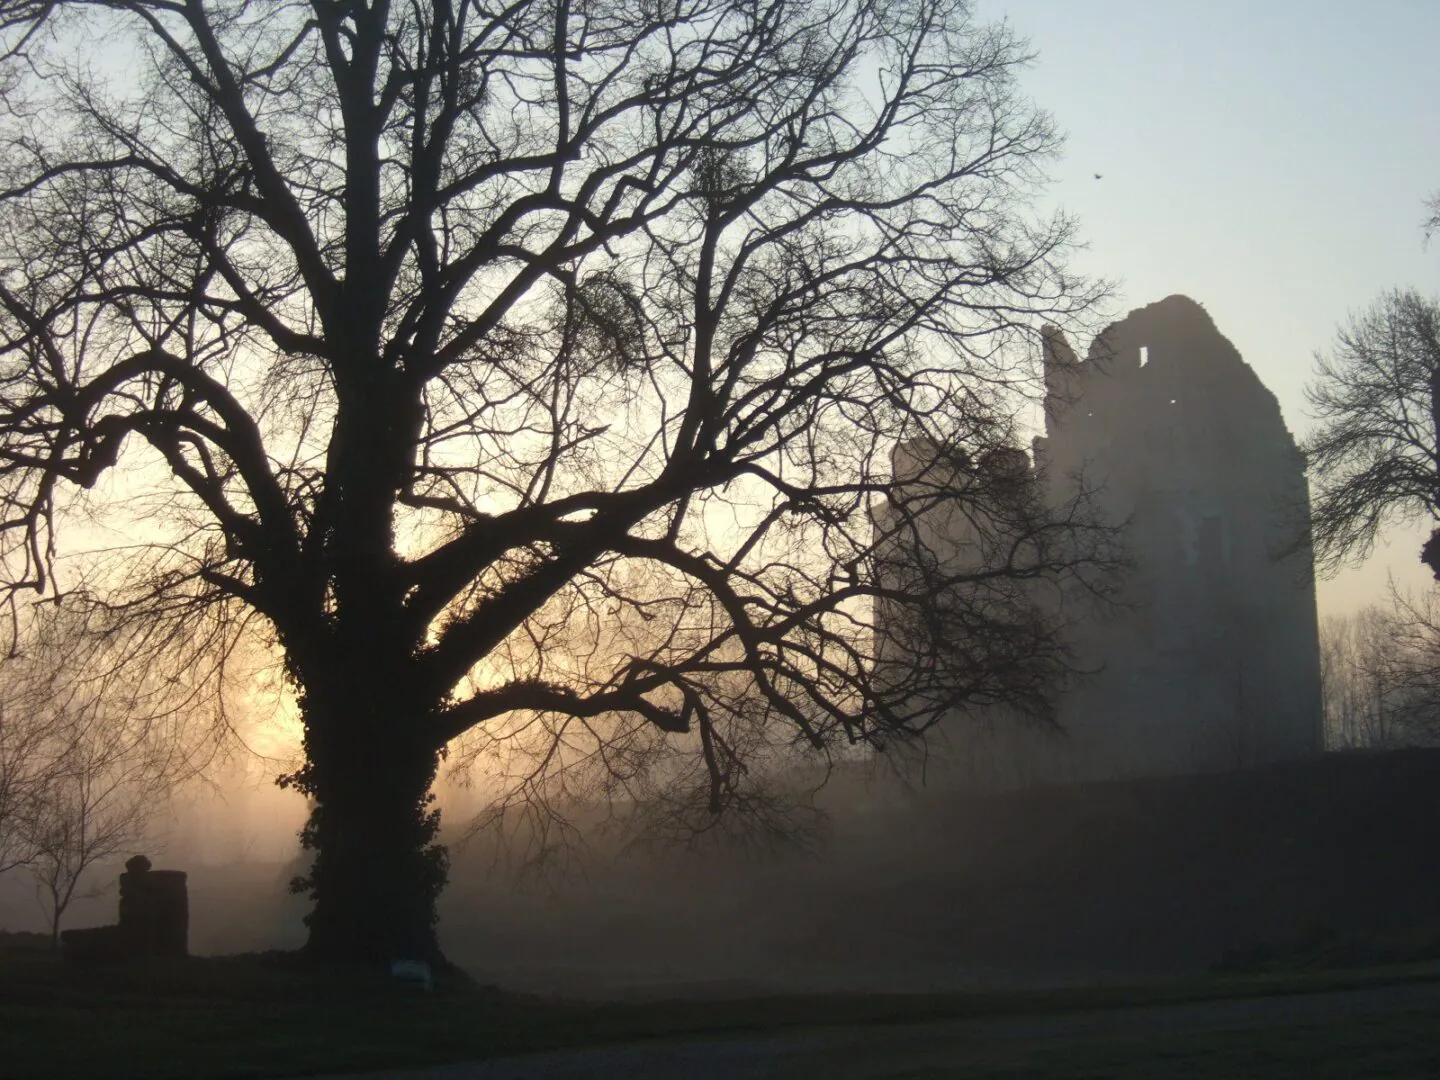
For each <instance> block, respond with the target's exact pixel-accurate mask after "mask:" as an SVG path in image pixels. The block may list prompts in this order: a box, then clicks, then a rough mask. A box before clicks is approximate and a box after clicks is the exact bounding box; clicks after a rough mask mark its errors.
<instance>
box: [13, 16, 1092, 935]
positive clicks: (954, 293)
mask: <svg viewBox="0 0 1440 1080" xmlns="http://www.w3.org/2000/svg"><path fill="white" fill-rule="evenodd" d="M3 10H4V12H5V20H6V25H7V28H8V29H7V33H8V35H9V39H8V49H9V58H10V64H9V67H8V68H7V70H6V81H5V82H4V84H3V89H4V108H5V112H4V117H3V129H0V130H3V141H4V147H3V154H0V238H3V242H0V253H3V254H0V477H3V506H4V510H5V515H4V519H3V521H0V536H3V537H5V538H6V540H7V541H8V548H7V551H6V555H7V557H8V560H9V565H10V567H11V569H12V585H13V586H14V588H16V589H25V588H28V589H34V590H43V589H46V588H51V587H54V585H55V580H56V573H57V570H58V572H60V573H61V574H62V575H63V574H64V573H66V572H68V571H66V570H65V566H66V564H65V562H64V560H63V559H60V558H59V556H58V555H57V550H64V549H57V547H56V541H55V537H56V533H57V527H58V526H59V525H60V524H61V523H62V520H63V519H66V518H67V517H74V516H78V514H79V513H80V512H81V511H84V512H86V513H89V514H92V515H93V514H100V515H104V514H112V515H113V514H121V513H123V512H125V511H126V510H128V509H129V508H133V507H140V508H148V509H150V510H151V511H153V513H152V516H151V517H149V518H148V519H147V520H146V521H145V522H144V524H143V526H142V527H138V528H137V529H136V531H135V539H134V543H133V545H132V546H131V547H129V548H127V549H125V550H124V551H121V552H118V553H115V554H113V555H112V556H110V557H109V558H108V562H107V565H108V566H109V567H111V577H110V578H108V579H102V578H100V577H93V578H92V579H91V580H94V581H101V580H108V585H107V587H106V588H105V590H103V594H102V595H99V596H97V601H99V602H103V604H104V609H105V611H106V613H107V615H109V616H110V617H112V618H114V619H117V620H120V621H121V622H123V621H124V620H125V619H127V618H129V619H135V620H148V621H149V623H150V624H152V625H166V626H171V627H175V628H183V627H200V626H202V625H209V624H207V623H206V620H215V619H219V620H221V621H222V622H224V623H225V625H229V626H236V625H239V621H240V617H239V616H238V615H237V611H239V610H240V609H245V610H248V611H253V612H255V613H258V614H259V615H260V616H262V617H263V620H264V623H265V625H266V626H267V627H268V628H269V631H270V632H271V634H272V635H273V641H274V643H275V644H276V645H277V647H278V649H279V650H280V652H281V653H282V654H283V657H284V663H285V665H286V669H287V671H288V675H289V678H290V679H291V681H292V684H293V686H294V689H295V692H296V695H297V698H298V702H299V707H300V710H301V713H302V717H303V723H304V751H305V755H306V759H305V760H306V763H305V765H304V767H303V768H301V769H300V770H299V771H298V772H296V773H295V774H294V775H292V776H290V777H288V778H287V782H288V783H289V784H291V785H293V786H294V787H296V788H298V789H299V790H300V791H302V792H303V793H304V794H305V795H307V796H308V797H310V798H312V799H313V800H314V801H315V810H314V812H313V815H312V818H311V820H310V823H309V826H308V828H307V829H306V832H305V834H304V839H305V842H306V844H307V845H309V846H310V847H312V848H313V849H314V850H315V853H316V857H315V862H314V866H313V870H312V872H311V874H310V876H309V878H308V882H307V883H306V885H307V887H308V889H309V891H310V892H311V894H312V896H313V898H314V909H313V911H312V913H311V915H310V917H309V928H310V938H309V947H310V950H311V951H312V953H313V954H314V955H316V956H319V957H322V958H336V959H359V960H368V961H371V962H377V961H379V962H383V961H388V960H390V959H393V958H395V957H397V956H407V955H408V956H415V955H434V954H435V936H434V920H435V898H436V895H437V893H438V891H439V889H440V888H441V887H442V885H443V882H444V879H445V867H446V864H445V856H444V852H443V850H442V849H441V848H440V847H439V846H437V845H436V844H435V842H434V841H435V837H436V830H437V827H438V815H437V813H436V812H435V811H434V808H433V806H432V805H431V802H430V795H429V790H430V787H431V784H432V781H433V780H434V777H435V775H436V770H437V765H438V761H439V756H440V755H441V754H442V753H443V752H444V751H445V749H446V748H447V746H448V745H450V744H451V743H452V741H453V740H455V739H457V737H459V736H461V735H462V734H464V733H467V732H474V731H478V732H479V733H481V735H483V736H484V737H486V738H494V739H496V740H499V741H500V742H501V743H503V744H505V745H508V746H517V747H523V748H524V749H525V750H526V753H527V754H528V755H529V757H528V758H527V760H530V761H531V762H532V763H533V767H532V769H531V771H530V772H529V773H527V774H526V776H527V777H529V778H530V780H531V782H533V783H541V782H542V781H543V780H544V778H545V777H548V776H552V775H553V774H552V773H550V772H548V771H547V770H549V769H551V768H556V767H558V768H561V769H562V770H563V769H564V768H568V767H571V766H578V765H580V764H584V763H587V762H588V763H592V764H593V763H596V762H598V763H600V765H601V766H603V768H602V769H601V770H600V772H601V773H603V775H605V776H606V777H608V778H610V779H609V781H608V782H609V783H612V784H617V785H620V786H621V787H626V786H627V785H629V786H633V787H636V789H637V790H640V789H643V793H645V794H649V795H655V796H658V797H662V798H668V799H669V800H670V805H671V806H673V808H674V813H675V815H676V817H677V819H680V820H686V821H691V820H693V821H694V822H695V823H696V824H697V825H699V826H701V827H703V825H704V823H705V822H707V821H710V820H715V819H717V816H724V815H725V814H726V813H727V812H731V811H744V810H746V809H751V810H755V811H756V812H763V811H764V810H765V808H766V806H767V805H768V804H767V802H766V800H765V798H764V797H763V796H762V795H761V794H760V793H759V784H760V780H761V776H762V774H763V771H764V770H763V768H762V765H763V764H764V762H765V761H766V760H768V759H769V758H770V757H771V756H773V755H778V754H783V753H786V752H788V751H789V749H790V747H791V746H793V745H794V744H796V743H799V744H800V745H802V746H804V747H808V748H811V749H813V750H816V751H819V752H821V753H828V752H830V751H831V749H832V748H839V747H845V746H851V745H857V744H862V745H863V744H867V743H869V744H875V743H883V742H884V741H886V740H889V739H891V738H893V737H904V736H909V735H913V734H915V733H917V732H921V731H923V730H924V729H925V728H926V727H927V726H928V725H930V724H932V723H933V722H935V721H936V720H937V719H939V718H940V717H942V716H943V715H945V712H946V710H947V709H949V708H951V707H952V706H954V705H956V704H961V703H964V702H965V701H967V700H968V699H969V695H971V694H972V693H979V694H982V695H984V696H985V698H986V699H987V700H1000V699H1014V700H1016V701H1018V702H1019V703H1020V704H1022V705H1024V706H1026V707H1029V708H1031V709H1032V710H1035V711H1041V710H1043V709H1044V707H1045V702H1046V700H1047V694H1048V692H1049V689H1050V688H1051V686H1052V685H1053V683H1054V680H1055V679H1056V678H1057V677H1059V676H1060V675H1061V674H1063V672H1064V670H1065V657H1064V653H1063V649H1062V648H1061V644H1060V640H1059V637H1058V636H1057V635H1056V633H1054V632H1052V628H1050V627H1048V626H1047V625H1045V624H1044V623H1043V622H1041V621H1037V620H1036V619H1034V618H1033V617H1031V616H1032V614H1033V612H1032V611H1031V608H1030V606H1029V605H1028V603H1027V602H1025V597H1027V596H1030V595H1032V594H1033V592H1034V589H1035V583H1036V582H1037V581H1051V582H1054V581H1057V580H1058V579H1060V578H1062V577H1064V576H1065V575H1067V574H1074V573H1082V574H1083V573H1084V572H1085V570H1086V568H1087V567H1089V566H1091V565H1093V563H1092V560H1091V558H1090V556H1089V555H1088V554H1087V550H1088V549H1087V548H1086V545H1085V543H1084V539H1083V538H1084V536H1085V535H1086V531H1085V526H1084V519H1083V515H1079V514H1072V513H1071V512H1070V511H1069V510H1065V511H1062V512H1059V513H1056V514H1053V515H1048V516H1045V517H1044V518H1043V519H1041V518H1035V517H1032V516H1028V515H1027V517H1026V519H1025V521H1024V523H1023V526H1024V535H1023V536H1011V537H1010V542H1009V543H1007V544H1005V545H996V548H997V550H998V549H1000V548H1003V551H1001V552H1000V553H999V555H998V556H997V558H996V559H995V560H993V561H992V562H990V563H988V564H986V565H980V566H976V565H967V566H966V567H965V568H964V569H963V570H958V571H956V572H954V573H953V574H946V573H944V572H940V571H937V572H936V573H934V574H931V575H929V576H928V577H926V578H925V580H924V581H923V583H922V584H920V585H914V586H906V585H903V584H900V583H897V582H890V583H888V584H887V583H886V582H884V581H882V576H881V575H880V574H879V573H878V572H877V568H876V561H877V551H882V550H883V551H888V552H892V553H893V551H894V549H895V545H896V543H897V542H899V541H900V540H903V539H904V538H905V537H906V536H912V535H918V533H917V530H915V529H913V528H912V527H911V525H912V524H913V521H914V520H915V516H916V515H917V514H919V513H921V512H923V504H926V503H930V504H933V502H934V501H936V500H958V501H959V503H960V504H962V505H964V506H965V507H966V508H967V512H968V513H973V514H974V515H975V516H976V519H977V520H978V521H988V520H991V517H993V515H991V516H987V513H986V507H985V506H984V503H985V500H986V499H987V498H990V497H991V495H992V494H993V493H992V492H991V491H990V490H989V489H988V488H987V486H986V485H984V484H976V483H974V482H973V478H967V477H966V476H965V475H963V473H964V470H960V472H959V473H957V474H956V475H955V478H954V479H953V480H952V481H949V482H946V483H943V484H938V485H936V487H935V489H934V490H932V491H929V492H927V493H926V494H925V495H924V496H923V497H921V498H908V497H907V498H905V499H897V500H894V501H895V502H896V505H898V506H900V507H901V512H900V513H898V514H896V515H894V516H891V517H887V518H886V519H885V520H886V521H887V522H888V524H887V525H886V527H885V529H883V530H877V528H876V527H875V525H874V522H875V521H876V520H877V519H876V518H875V517H874V516H873V514H872V511H873V510H874V508H875V507H876V506H877V505H878V504H879V503H880V502H882V501H884V500H886V499H888V498H889V497H890V496H891V494H892V478H891V476H890V453H891V449H892V447H893V446H894V445H895V444H896V443H897V442H898V441H900V440H902V439H926V440H929V444H930V445H934V446H936V447H937V448H939V449H940V450H942V451H946V452H953V454H954V455H956V456H960V455H963V456H964V457H965V459H966V460H971V461H979V460H981V459H982V458H983V457H984V456H985V454H986V453H987V452H988V451H991V450H994V449H1007V448H1012V447H1013V446H1015V445H1016V444H1017V442H1018V435H1017V429H1016V425H1015V424H1014V422H1013V419H1012V418H1013V417H1014V416H1015V415H1016V414H1017V411H1016V405H1017V402H1016V397H1017V394H1019V393H1020V392H1021V391H1024V390H1026V389H1029V388H1032V387H1033V386H1034V383H1035V381H1036V379H1037V377H1038V373H1037V371H1036V370H1035V367H1034V365H1033V363H1032V359H1033V354H1034V352H1035V350H1034V349H1033V348H1032V346H1033V341H1032V337H1033V335H1034V333H1035V332H1036V330H1037V329H1038V323H1039V322H1040V321H1041V320H1049V321H1051V322H1059V323H1065V322H1066V321H1073V320H1074V318H1075V317H1076V315H1077V313H1083V312H1084V311H1085V310H1087V308H1088V307H1089V305H1090V304H1091V303H1092V301H1093V300H1094V298H1095V290H1094V289H1093V288H1091V287H1089V286H1086V285H1083V284H1081V283H1078V282H1077V280H1076V279H1075V278H1073V277H1072V276H1070V275H1069V274H1068V273H1067V272H1066V270H1065V268H1064V258H1065V255H1066V253H1067V249H1068V247H1069V243H1070V240H1071V234H1072V227H1071V224H1070V222H1068V221H1067V220H1065V219H1064V218H1060V217H1057V218H1052V219H1043V218H1039V217H1037V216H1036V215H1035V213H1034V212H1033V209H1032V204H1031V198H1032V196H1033V194H1034V190H1035V185H1036V184H1037V182H1038V181H1039V180H1040V179H1041V178H1042V169H1043V167H1044V165H1045V164H1046V162H1047V161H1048V160H1049V158H1050V156H1051V155H1052V153H1053V152H1054V151H1055V149H1056V145H1057V143H1056V137H1055V135H1054V132H1053V129H1052V126H1051V124H1050V122H1049V120H1048V118H1047V117H1046V116H1045V115H1044V114H1042V113H1040V112H1037V111H1036V110H1035V108H1034V107H1033V106H1032V105H1031V104H1030V103H1029V102H1028V101H1027V100H1026V99H1025V98H1024V97H1023V96H1022V95H1021V94H1020V93H1019V91H1018V90H1017V87H1016V82H1015V80H1016V75H1017V73H1018V71H1019V69H1020V68H1021V67H1023V65H1024V64H1025V62H1026V61H1027V59H1028V56H1027V53H1026V51H1025V48H1024V46H1023V43H1019V42H1017V41H1016V40H1015V39H1014V38H1013V37H1012V35H1011V33H1010V32H1009V30H1008V29H1007V28H1005V27H1004V26H987V25H983V24H980V23H977V22H975V21H974V20H973V19H972V16H971V12H970V6H969V4H968V3H965V2H963V0H773V2H766V3H761V4H755V3H750V2H748V0H605V2H603V3H591V2H588V0H578V2H577V0H517V2H515V3H506V4H495V3H489V2H487V0H417V2H415V3H405V4H392V3H389V2H387V0H370V2H366V0H347V2H335V0H315V2H314V3H293V4H285V3H272V2H261V3H256V2H254V0H203V2H202V0H94V2H83V0H6V2H5V3H4V5H3ZM1011 502H1013V500H1002V502H1001V504H999V505H997V506H996V507H995V508H994V510H995V515H999V516H1000V517H1004V516H1005V515H1006V514H1007V513H1009V512H1010V511H1009V509H1008V507H1009V504H1010V503H1011ZM897 538H898V540H897ZM1077 539H1078V540H1079V541H1080V542H1079V543H1077ZM89 570H90V572H91V573H94V569H93V568H89ZM952 579H953V580H952ZM960 583H963V584H965V585H966V588H965V589H963V590H961V592H960V593H959V594H954V595H960V596H962V597H963V598H964V600H963V602H947V603H945V604H943V605H938V606H937V603H936V597H937V596H940V595H947V586H949V585H954V584H960ZM882 595H883V600H884V602H885V603H886V604H888V605H890V606H891V607H892V608H893V609H904V608H909V609H912V610H913V611H914V612H915V613H916V621H917V625H925V626H928V627H929V631H930V632H929V633H928V634H927V636H926V638H925V641H924V644H923V646H922V647H920V648H917V649H915V650H914V651H913V653H912V657H911V662H910V663H909V664H908V666H907V667H906V669H905V670H904V671H903V672H901V671H898V670H897V669H896V666H895V665H894V664H893V663H892V664H889V665H888V666H887V671H886V674H885V677H884V678H883V679H877V678H875V677H873V675H874V669H875V664H874V660H875V657H874V651H875V646H874V639H873V635H872V634H871V633H870V630H869V625H870V620H871V612H872V609H873V606H874V604H875V602H876V598H877V596H882ZM1017 616H1018V617H1017ZM227 620H228V621H227ZM197 632H198V631H197ZM176 633H177V634H179V630H177V631H176ZM647 785H648V786H647ZM627 790H628V788H627Z"/></svg>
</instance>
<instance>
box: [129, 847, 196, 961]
mask: <svg viewBox="0 0 1440 1080" xmlns="http://www.w3.org/2000/svg"><path fill="white" fill-rule="evenodd" d="M185 880H186V878H185V872H184V871H182V870H151V869H150V860H149V859H147V858H145V856H144V855H137V856H135V858H133V859H131V860H130V861H129V862H127V863H126V864H125V873H123V874H121V875H120V933H121V935H122V936H123V937H124V939H125V942H126V951H127V952H128V953H129V954H130V955H132V956H187V955H189V933H190V900H189V893H188V890H187V888H186V884H185Z"/></svg>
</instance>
